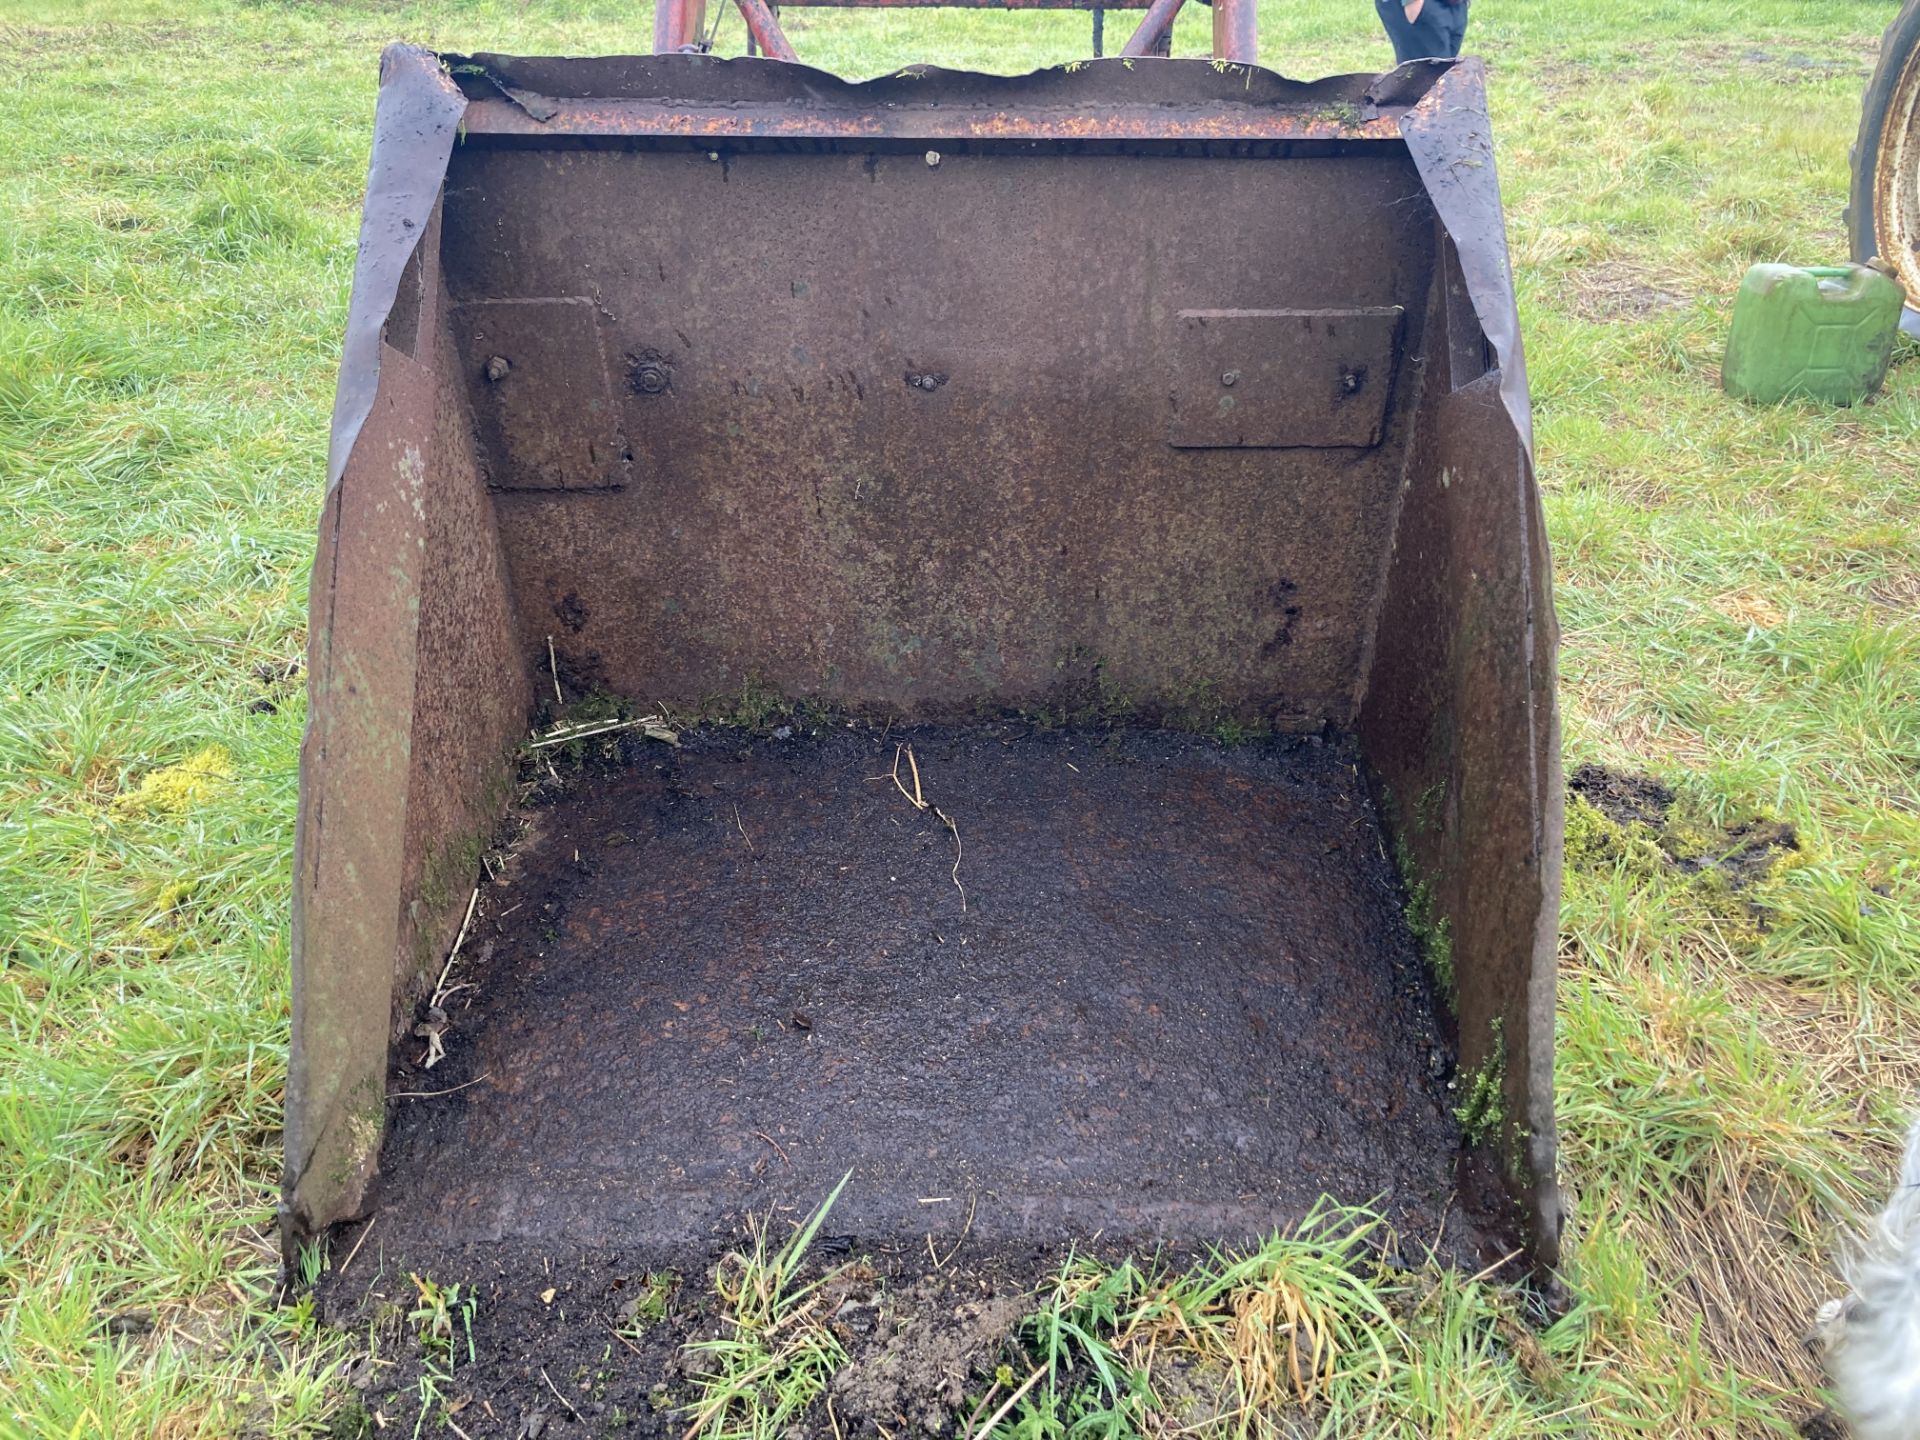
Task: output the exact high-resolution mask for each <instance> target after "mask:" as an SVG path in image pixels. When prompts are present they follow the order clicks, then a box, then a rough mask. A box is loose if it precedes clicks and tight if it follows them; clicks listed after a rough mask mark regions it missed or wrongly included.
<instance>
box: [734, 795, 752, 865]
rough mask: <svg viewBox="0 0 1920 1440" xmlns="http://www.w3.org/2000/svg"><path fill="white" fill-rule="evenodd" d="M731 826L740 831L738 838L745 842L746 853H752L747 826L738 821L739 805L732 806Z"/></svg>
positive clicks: (750, 837) (750, 838)
mask: <svg viewBox="0 0 1920 1440" xmlns="http://www.w3.org/2000/svg"><path fill="white" fill-rule="evenodd" d="M733 828H734V829H736V830H738V831H739V832H740V838H741V839H742V840H744V841H746V842H747V853H748V854H749V855H751V854H752V853H753V837H752V836H751V835H749V834H747V827H746V826H744V825H742V824H741V823H740V807H739V806H738V805H736V806H734V807H733Z"/></svg>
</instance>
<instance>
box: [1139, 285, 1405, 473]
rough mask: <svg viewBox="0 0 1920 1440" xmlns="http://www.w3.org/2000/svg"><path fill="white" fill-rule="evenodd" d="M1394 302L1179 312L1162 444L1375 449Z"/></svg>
mask: <svg viewBox="0 0 1920 1440" xmlns="http://www.w3.org/2000/svg"><path fill="white" fill-rule="evenodd" d="M1400 315H1401V308H1400V307H1399V306H1398V305H1370V306H1364V307H1360V308H1357V309H1349V310H1182V311H1181V312H1180V346H1179V350H1178V355H1177V360H1176V364H1177V366H1178V373H1177V374H1176V376H1175V381H1174V394H1173V407H1174V413H1173V431H1172V434H1171V437H1170V438H1171V441H1172V443H1173V444H1174V445H1176V446H1180V447H1182V448H1186V449H1200V450H1205V449H1282V448H1288V447H1293V446H1308V447H1312V448H1316V449H1332V448H1335V447H1339V446H1349V445H1351V446H1360V447H1368V446H1373V445H1378V444H1379V443H1380V437H1381V433H1382V430H1383V428H1384V426H1385V424H1386V414H1387V395H1388V393H1389V391H1390V390H1391V388H1392V384H1393V370H1394V357H1395V356H1396V355H1397V354H1398V352H1399V337H1400Z"/></svg>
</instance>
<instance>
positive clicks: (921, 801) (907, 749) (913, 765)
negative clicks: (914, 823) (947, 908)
mask: <svg viewBox="0 0 1920 1440" xmlns="http://www.w3.org/2000/svg"><path fill="white" fill-rule="evenodd" d="M902 754H904V755H905V756H906V757H907V768H908V770H910V771H912V773H913V789H912V790H908V789H907V787H906V786H905V785H904V784H903V783H902V782H901V779H900V757H901V755H902ZM887 778H888V779H889V780H891V781H893V788H894V789H896V790H898V791H899V792H900V793H901V794H902V795H904V796H905V797H906V801H907V803H908V804H909V805H911V806H913V808H914V809H916V810H921V811H925V812H928V813H930V814H931V815H932V816H933V818H934V819H936V820H938V821H939V822H940V823H941V824H942V825H944V826H946V827H947V829H948V830H949V831H950V832H952V834H953V888H954V889H956V890H958V891H959V892H960V908H961V909H962V910H965V909H966V908H967V887H966V886H964V885H962V884H961V883H960V861H961V860H962V859H963V858H965V856H966V853H967V851H966V847H965V846H964V845H962V844H961V843H960V827H959V826H958V825H956V824H954V823H953V817H952V816H951V815H949V814H947V813H946V812H945V811H944V810H942V809H941V808H940V807H939V806H938V805H935V804H934V803H933V802H932V801H930V800H928V799H927V797H926V795H925V794H924V793H923V792H922V790H921V788H920V762H919V761H918V760H916V759H914V758H913V746H911V745H896V746H894V747H893V769H892V770H891V771H890V772H889V773H888V775H887Z"/></svg>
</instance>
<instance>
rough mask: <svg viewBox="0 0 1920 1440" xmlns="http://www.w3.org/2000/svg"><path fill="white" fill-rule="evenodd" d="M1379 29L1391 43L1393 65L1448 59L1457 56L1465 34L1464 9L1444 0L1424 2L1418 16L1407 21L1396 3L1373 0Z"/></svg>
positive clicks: (1398, 1) (1401, 8)
mask: <svg viewBox="0 0 1920 1440" xmlns="http://www.w3.org/2000/svg"><path fill="white" fill-rule="evenodd" d="M1374 10H1375V11H1376V13H1378V15H1379V16H1380V24H1381V27H1382V28H1383V29H1384V30H1385V31H1386V32H1387V38H1388V39H1389V40H1391V41H1392V42H1393V58H1394V61H1395V63H1396V64H1403V65H1404V64H1405V63H1406V62H1407V61H1409V60H1428V59H1441V60H1447V59H1451V58H1452V57H1454V56H1455V55H1458V54H1459V53H1460V42H1461V41H1462V40H1463V39H1465V38H1466V33H1467V7H1466V6H1465V5H1448V4H1446V3H1445V0H1426V4H1424V5H1422V6H1421V7H1420V14H1419V17H1418V18H1417V19H1415V20H1412V21H1409V20H1408V19H1407V12H1406V10H1405V8H1404V7H1403V6H1402V5H1401V3H1400V0H1374Z"/></svg>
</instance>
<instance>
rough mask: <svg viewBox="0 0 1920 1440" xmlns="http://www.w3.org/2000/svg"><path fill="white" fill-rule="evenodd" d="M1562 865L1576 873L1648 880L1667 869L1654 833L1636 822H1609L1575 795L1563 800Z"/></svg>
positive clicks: (1656, 834) (1580, 797) (1665, 858)
mask: <svg viewBox="0 0 1920 1440" xmlns="http://www.w3.org/2000/svg"><path fill="white" fill-rule="evenodd" d="M1565 834H1566V861H1567V864H1568V865H1569V866H1571V867H1572V868H1574V869H1576V870H1619V869H1623V868H1624V869H1625V870H1626V872H1627V873H1628V874H1630V875H1634V876H1638V877H1641V878H1643V879H1652V878H1653V877H1654V876H1656V875H1659V874H1661V873H1662V872H1663V871H1664V870H1665V869H1666V867H1667V852H1666V850H1665V849H1663V848H1662V846H1661V844H1660V836H1659V835H1658V833H1656V832H1655V831H1654V829H1653V828H1652V827H1651V826H1649V825H1645V824H1643V823H1641V822H1640V821H1638V820H1636V821H1634V822H1633V823H1632V824H1629V825H1622V824H1620V823H1618V822H1617V821H1614V820H1609V819H1608V818H1607V817H1606V816H1605V815H1603V814H1601V813H1600V811H1599V810H1598V809H1596V808H1595V807H1594V806H1592V805H1591V804H1589V803H1588V802H1587V800H1586V799H1585V798H1584V797H1582V796H1579V795H1569V796H1568V797H1567V823H1566V831H1565Z"/></svg>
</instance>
